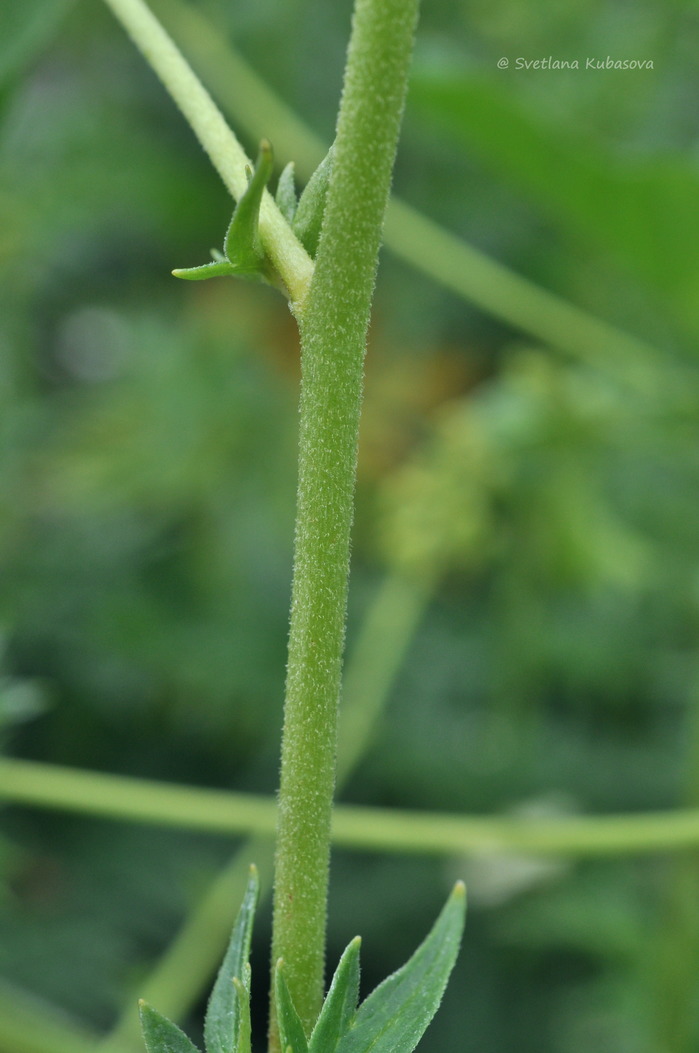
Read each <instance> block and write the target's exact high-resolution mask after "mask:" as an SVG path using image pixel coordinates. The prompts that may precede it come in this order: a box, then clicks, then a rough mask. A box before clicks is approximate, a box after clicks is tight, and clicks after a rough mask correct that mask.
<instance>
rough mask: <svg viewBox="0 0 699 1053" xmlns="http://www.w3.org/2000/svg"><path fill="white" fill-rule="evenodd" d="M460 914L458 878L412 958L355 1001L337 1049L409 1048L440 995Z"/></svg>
mask: <svg viewBox="0 0 699 1053" xmlns="http://www.w3.org/2000/svg"><path fill="white" fill-rule="evenodd" d="M465 917H466V889H465V888H464V886H463V884H462V883H461V882H459V883H458V884H457V885H456V886H455V887H454V891H453V892H452V894H451V896H450V897H449V899H448V900H447V902H446V904H445V906H444V907H443V909H442V912H441V914H440V915H439V917H438V918H437V920H436V922H435V923H434V925H433V927H432V929H431V931H430V933H429V934H428V936H427V937H426V939H425V940H424V941H423V943H422V944H421V945H420V946H419V947H418V949H417V951H416V952H415V954H414V955H413V956H412V958H410V960H409V961H407V962H406V963H405V965H404V966H403V967H402V968H401V969H399V970H398V971H397V972H395V973H394V974H393V975H392V976H389V977H388V979H387V980H384V982H383V983H382V984H379V986H378V987H377V988H376V989H375V990H374V991H372V993H371V994H370V995H369V997H368V998H367V1000H366V1001H365V1002H363V1003H362V1005H361V1006H360V1007H359V1009H358V1010H357V1015H356V1017H355V1020H354V1024H353V1025H352V1027H351V1028H350V1030H349V1031H348V1032H347V1033H346V1034H345V1036H344V1038H342V1039H341V1040H340V1042H339V1044H338V1046H337V1053H369V1050H371V1053H412V1050H413V1049H415V1046H416V1045H417V1044H418V1042H419V1041H420V1039H421V1038H422V1036H423V1034H424V1032H425V1030H426V1028H427V1025H428V1024H429V1023H430V1021H431V1020H432V1017H433V1016H434V1015H435V1013H436V1012H437V1009H438V1008H439V1004H440V1002H441V1001H442V995H443V994H444V989H445V987H446V985H447V980H448V979H449V974H450V973H451V971H452V969H453V967H454V962H455V961H456V956H457V954H458V952H459V944H460V942H461V935H462V932H463V927H464V921H465Z"/></svg>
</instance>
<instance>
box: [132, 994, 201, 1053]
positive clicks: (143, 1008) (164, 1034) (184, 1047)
mask: <svg viewBox="0 0 699 1053" xmlns="http://www.w3.org/2000/svg"><path fill="white" fill-rule="evenodd" d="M138 1012H139V1015H140V1017H141V1031H142V1032H143V1041H144V1042H145V1044H146V1049H147V1050H148V1053H199V1050H198V1049H197V1047H196V1046H195V1045H194V1043H193V1042H192V1041H191V1040H190V1039H189V1038H187V1036H186V1035H185V1033H184V1031H181V1030H180V1028H179V1027H178V1026H177V1024H173V1022H172V1020H168V1018H167V1017H166V1016H163V1015H162V1013H159V1012H158V1010H157V1009H153V1006H151V1005H148V1003H147V1002H143V1001H141V1002H139V1004H138Z"/></svg>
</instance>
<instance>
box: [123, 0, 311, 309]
mask: <svg viewBox="0 0 699 1053" xmlns="http://www.w3.org/2000/svg"><path fill="white" fill-rule="evenodd" d="M105 3H106V4H107V5H108V7H110V8H111V10H112V11H113V13H114V15H115V16H116V17H117V18H118V20H119V21H120V22H121V24H122V25H123V27H124V29H125V30H126V32H127V33H128V34H129V36H130V37H131V39H132V40H133V42H134V44H135V45H136V47H137V48H138V49H139V50H140V51H141V53H142V54H143V56H144V58H145V59H146V61H147V62H148V64H149V65H150V66H151V68H152V69H153V70H154V71H155V73H156V74H157V75H158V77H159V78H160V80H161V81H162V83H163V85H164V86H165V88H166V89H167V91H168V92H169V93H170V95H171V97H172V98H173V100H174V101H175V103H176V104H177V106H178V107H179V108H180V110H181V111H182V113H183V115H184V117H185V118H186V120H187V122H188V124H189V125H190V127H191V128H192V130H193V132H194V133H195V135H196V136H197V138H198V140H199V142H200V143H201V145H202V146H203V148H204V150H205V151H206V153H207V154H208V155H209V158H210V159H211V163H212V164H213V166H214V168H215V169H216V171H217V172H218V174H219V175H220V176H221V179H222V180H223V182H224V184H225V186H226V187H227V189H228V190H229V191H230V193H231V195H232V196H233V197H234V198H235V200H236V201H238V200H239V199H240V197H241V196H242V194H243V193H244V192H245V190H246V189H247V185H248V183H247V176H246V167H252V162H251V161H250V159H249V158H248V157H247V155H246V153H245V151H244V150H243V148H242V146H241V145H240V143H239V142H238V140H237V139H236V137H235V135H234V134H233V132H232V131H231V129H230V128H229V127H228V125H227V124H226V122H225V120H224V118H223V116H222V114H221V112H220V110H219V109H218V107H217V106H216V104H215V103H214V102H213V100H212V98H211V96H210V95H209V94H208V92H207V91H206V89H205V88H204V86H203V85H202V83H201V81H200V80H199V79H198V78H197V77H196V75H195V74H194V73H193V71H192V69H191V68H190V66H189V65H188V63H187V61H186V60H185V58H184V56H183V55H182V53H181V52H180V51H179V49H178V48H177V46H176V45H175V44H174V42H173V41H172V40H171V38H170V37H169V36H168V35H167V33H166V32H165V30H164V29H163V27H162V26H161V25H160V23H159V22H158V20H157V19H156V18H155V17H154V15H153V14H152V12H151V11H150V10H149V8H148V7H147V6H146V4H145V3H144V2H143V0H105ZM259 230H260V239H261V241H262V244H263V245H264V248H265V250H266V251H267V253H268V255H269V257H270V258H271V260H272V262H273V264H274V266H275V267H276V269H277V271H278V272H279V274H280V275H281V277H282V279H283V281H284V284H285V285H286V288H287V290H288V291H289V296H290V298H291V303H292V307H293V308H294V310H295V311H296V312H300V311H301V310H302V307H303V302H304V299H305V297H306V292H307V290H308V285H309V282H310V280H311V276H312V274H313V262H312V260H311V259H310V257H309V256H308V254H307V253H306V251H305V249H304V248H303V246H302V245H301V243H300V242H299V241H298V239H297V238H296V236H295V234H294V233H293V231H292V230H291V228H290V226H289V224H288V223H287V222H286V220H285V219H284V217H283V216H282V214H281V213H280V211H279V209H278V208H277V206H276V205H275V203H274V201H273V200H272V198H271V197H270V195H269V194H268V193H267V191H265V193H264V196H263V199H262V206H261V208H260V226H259Z"/></svg>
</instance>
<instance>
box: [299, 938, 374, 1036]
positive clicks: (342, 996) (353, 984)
mask: <svg viewBox="0 0 699 1053" xmlns="http://www.w3.org/2000/svg"><path fill="white" fill-rule="evenodd" d="M361 943H362V941H361V939H360V938H359V936H356V937H355V938H354V939H353V940H352V942H351V943H350V944H349V945H348V946H347V948H346V949H345V951H344V953H343V955H342V957H341V958H340V961H339V963H338V966H337V969H336V970H335V975H334V976H333V978H332V983H331V984H330V990H329V991H328V994H327V996H326V999H325V1001H324V1002H323V1008H322V1009H321V1011H320V1015H319V1017H318V1020H317V1021H316V1025H315V1027H314V1028H313V1034H312V1035H311V1040H310V1042H309V1043H308V1050H309V1053H332V1051H333V1050H334V1049H335V1047H336V1046H337V1044H338V1042H339V1041H340V1039H341V1038H342V1037H343V1035H344V1034H345V1033H346V1032H347V1031H348V1030H349V1027H350V1024H351V1023H352V1020H353V1018H354V1014H355V1012H356V1010H357V1002H358V1000H359V949H360V947H361Z"/></svg>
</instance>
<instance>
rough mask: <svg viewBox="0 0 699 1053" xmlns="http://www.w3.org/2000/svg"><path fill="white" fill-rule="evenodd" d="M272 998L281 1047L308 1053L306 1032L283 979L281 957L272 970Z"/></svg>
mask: <svg viewBox="0 0 699 1053" xmlns="http://www.w3.org/2000/svg"><path fill="white" fill-rule="evenodd" d="M274 998H275V1004H276V1009H277V1023H278V1025H279V1037H280V1039H281V1044H282V1049H284V1050H287V1049H291V1050H292V1051H293V1053H308V1041H307V1039H306V1033H305V1031H304V1030H303V1024H302V1023H301V1020H300V1019H299V1015H298V1013H297V1012H296V1008H295V1006H294V1003H293V1001H292V998H291V994H290V993H289V988H288V987H287V983H286V980H285V979H284V962H283V961H282V960H281V959H280V960H279V961H278V962H277V967H276V969H275V970H274Z"/></svg>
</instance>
